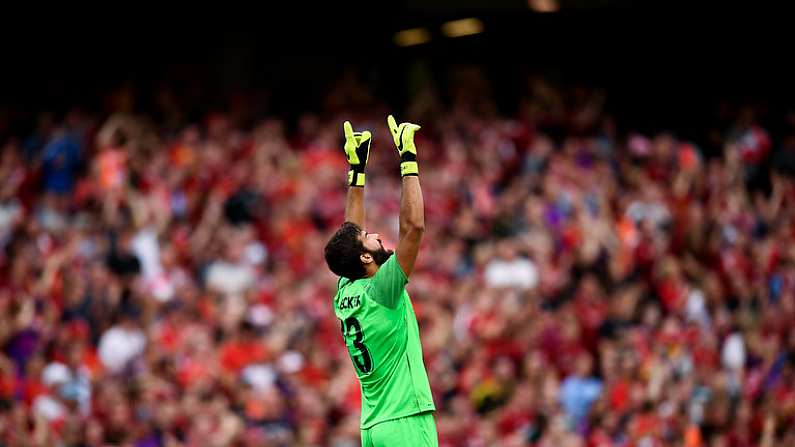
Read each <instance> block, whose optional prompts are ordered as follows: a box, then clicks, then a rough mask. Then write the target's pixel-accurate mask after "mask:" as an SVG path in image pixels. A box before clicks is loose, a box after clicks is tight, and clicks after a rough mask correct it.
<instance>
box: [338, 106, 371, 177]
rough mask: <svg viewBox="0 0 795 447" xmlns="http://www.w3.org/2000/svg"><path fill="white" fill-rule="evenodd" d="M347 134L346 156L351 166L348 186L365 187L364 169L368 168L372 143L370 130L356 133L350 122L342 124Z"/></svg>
mask: <svg viewBox="0 0 795 447" xmlns="http://www.w3.org/2000/svg"><path fill="white" fill-rule="evenodd" d="M342 129H343V131H344V132H345V156H346V157H348V164H349V165H351V168H350V170H349V171H348V185H350V186H360V187H362V186H364V180H365V178H364V168H365V167H367V158H368V157H369V156H370V143H371V142H372V135H371V134H370V131H369V130H365V131H363V132H354V131H353V127H352V126H351V122H350V121H345V122H344V123H343V124H342Z"/></svg>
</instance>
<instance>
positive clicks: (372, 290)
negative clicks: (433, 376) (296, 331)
mask: <svg viewBox="0 0 795 447" xmlns="http://www.w3.org/2000/svg"><path fill="white" fill-rule="evenodd" d="M407 282H408V278H406V275H405V273H403V270H402V269H401V268H400V264H398V262H397V257H396V256H395V255H392V256H390V257H389V259H388V260H387V261H386V262H385V263H384V264H383V265H382V266H381V267H380V268H379V269H378V272H376V274H375V275H373V276H372V277H370V278H362V279H358V280H356V281H350V280H349V279H347V278H340V280H339V282H338V283H337V294H336V295H335V296H334V313H335V314H336V315H337V318H338V319H339V320H340V325H341V327H342V334H343V338H344V340H345V344H346V345H347V347H348V354H350V356H351V360H352V361H353V366H354V368H355V369H356V375H357V376H358V377H359V383H360V385H361V390H362V419H361V428H362V429H367V428H370V427H372V426H373V425H375V424H377V423H379V422H384V421H388V420H391V419H397V418H401V417H406V416H410V415H413V414H417V413H422V412H425V411H431V410H435V409H436V407H435V406H434V404H433V397H432V396H431V387H430V385H429V383H428V374H427V373H426V372H425V365H424V364H423V360H422V345H421V344H420V331H419V327H418V326H417V317H416V316H415V315H414V308H413V307H412V305H411V300H410V299H409V295H408V293H407V292H406V283H407Z"/></svg>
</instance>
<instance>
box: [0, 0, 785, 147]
mask: <svg viewBox="0 0 795 447" xmlns="http://www.w3.org/2000/svg"><path fill="white" fill-rule="evenodd" d="M752 3H753V4H752ZM558 4H559V8H560V9H559V10H558V11H557V12H555V13H552V14H544V13H538V12H535V11H533V10H532V9H531V8H529V7H528V3H527V2H525V1H521V0H496V1H482V0H466V1H453V0H446V1H439V0H436V1H422V0H403V1H397V2H389V3H384V4H375V3H367V2H341V3H339V4H336V2H326V3H317V4H315V3H313V2H308V3H295V4H292V3H285V4H281V3H280V4H274V3H272V2H268V3H262V4H257V5H255V4H248V5H245V6H244V5H243V4H242V3H240V4H238V5H212V4H208V5H201V4H199V3H195V4H192V5H183V6H173V5H171V6H168V5H158V6H152V5H147V6H136V7H129V8H127V9H116V10H102V9H98V10H86V11H84V12H79V11H75V10H73V9H69V7H64V6H56V7H52V6H50V7H47V8H45V9H44V10H43V11H37V12H31V11H25V12H20V13H18V14H17V13H15V12H12V11H7V12H8V14H7V15H6V16H5V23H4V27H3V28H2V30H0V37H2V39H0V48H2V50H3V56H2V57H3V60H4V64H3V66H4V68H3V70H2V73H0V105H2V106H4V107H5V108H6V109H9V108H10V109H12V110H13V113H12V116H13V118H14V120H13V122H14V123H22V124H23V125H30V124H31V120H30V117H31V116H32V114H33V113H36V112H38V111H41V110H44V109H49V110H54V111H59V108H60V109H61V111H62V109H63V107H65V105H67V104H68V105H74V104H80V105H82V106H84V107H88V108H90V109H91V108H93V109H98V108H101V106H102V105H101V104H99V102H101V98H102V94H103V93H107V92H108V91H110V90H112V89H113V88H116V87H118V86H120V85H124V84H125V83H126V84H131V85H134V86H135V88H136V89H137V90H138V91H140V92H146V91H149V90H150V89H151V88H153V87H156V86H157V85H162V83H166V84H168V85H171V86H177V91H181V92H184V93H185V94H186V95H188V96H190V97H193V98H194V99H193V101H192V103H193V104H194V105H195V109H196V111H197V113H198V110H199V109H201V110H202V112H203V111H205V110H206V108H207V107H208V106H211V107H215V108H218V109H222V108H223V107H225V106H226V105H227V104H228V101H229V99H230V98H231V97H233V96H234V95H235V94H236V93H237V94H239V93H241V92H246V95H250V94H251V92H257V93H258V94H259V95H261V96H260V97H261V98H263V101H262V105H261V109H260V110H261V112H262V113H263V114H279V115H281V116H284V117H288V118H290V117H294V116H295V115H296V114H297V113H298V111H299V110H305V109H306V108H307V107H309V108H311V107H312V106H313V105H316V104H317V103H318V100H319V98H320V97H321V96H322V94H323V93H324V92H325V91H326V89H327V87H328V86H329V85H330V84H331V83H333V82H334V81H335V80H337V79H338V77H339V76H340V75H341V73H342V72H344V70H347V69H353V70H356V71H357V72H358V73H360V74H363V75H364V78H365V79H367V80H368V81H370V82H371V83H372V84H373V85H374V86H376V88H377V90H376V91H377V92H379V93H380V96H381V97H382V98H385V99H387V100H388V101H389V103H390V104H393V105H394V106H396V107H398V108H399V107H400V106H402V105H403V104H404V103H405V101H406V96H407V90H406V88H407V75H406V72H407V70H406V68H407V67H408V66H409V65H410V63H411V62H415V61H420V62H422V63H424V64H426V66H427V67H429V68H431V69H432V71H433V74H434V76H435V79H436V80H437V81H438V82H442V83H443V82H444V81H445V75H446V72H447V69H448V68H449V67H451V66H454V65H462V64H477V65H479V66H482V67H485V68H486V70H487V73H488V75H489V77H490V79H491V80H492V81H493V85H494V94H495V96H496V99H497V101H498V104H499V105H500V106H501V108H502V109H503V110H504V111H506V112H510V111H511V108H512V107H514V106H515V105H516V101H515V98H516V96H517V94H519V93H521V92H520V82H519V80H520V79H521V77H522V76H524V75H525V74H526V73H528V72H533V73H540V74H543V75H544V76H546V77H547V78H549V79H552V80H557V81H564V82H567V83H575V84H576V83H582V84H583V85H586V86H598V87H603V88H606V89H607V90H608V92H609V98H610V104H609V108H610V110H611V111H612V112H613V113H615V114H617V116H618V117H619V118H620V120H619V121H621V122H622V123H623V124H625V125H627V126H632V127H633V128H636V129H648V130H653V129H659V128H671V129H675V130H677V131H679V132H681V133H682V134H683V135H684V136H687V137H689V138H693V139H695V140H698V139H699V138H701V137H702V135H698V132H697V131H694V130H693V129H694V128H700V126H701V125H702V124H703V123H704V122H705V120H706V121H708V120H709V119H711V118H712V117H713V116H714V114H715V108H716V105H717V104H719V101H733V102H738V103H743V102H747V103H751V104H760V103H764V106H765V108H766V109H767V110H769V111H770V112H771V113H775V112H776V111H779V110H780V109H781V108H783V107H785V104H787V103H788V102H791V101H790V100H791V99H792V98H793V97H794V96H795V88H793V86H792V85H791V83H792V79H793V76H795V64H792V63H791V62H790V61H788V57H789V56H790V54H791V45H792V43H793V42H795V37H793V36H792V31H791V29H789V27H788V24H787V22H788V17H791V13H790V11H789V10H787V8H786V7H785V6H782V5H781V4H778V5H777V4H776V3H775V2H728V3H726V2H721V3H717V2H686V1H667V2H664V1H652V2H636V1H631V0H593V1H587V0H561V1H559V2H558ZM467 17H476V18H479V19H480V20H482V21H483V23H484V29H485V32H484V33H483V34H480V35H475V36H468V37H462V38H455V39H450V38H445V37H444V36H442V35H441V33H440V32H439V26H440V25H441V24H442V23H444V22H446V21H448V20H454V19H460V18H467ZM414 27H425V28H426V29H428V30H429V31H430V32H431V35H432V40H431V41H430V42H429V43H426V44H423V45H419V46H415V47H408V48H400V47H398V46H396V45H395V44H394V43H393V36H394V34H395V33H396V32H397V31H400V30H403V29H408V28H414ZM788 47H789V48H790V49H788ZM141 99H142V100H143V101H141V102H140V104H139V107H141V108H145V107H146V101H145V100H146V98H143V97H142V98H141ZM6 113H8V112H6ZM6 127H8V126H6ZM773 130H775V129H773ZM6 132H7V129H6Z"/></svg>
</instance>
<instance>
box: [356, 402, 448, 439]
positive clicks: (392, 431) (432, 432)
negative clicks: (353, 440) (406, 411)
mask: <svg viewBox="0 0 795 447" xmlns="http://www.w3.org/2000/svg"><path fill="white" fill-rule="evenodd" d="M386 446H388V447H402V446H407V447H438V446H439V438H438V437H437V436H436V421H434V419H433V411H426V412H425V413H419V414H413V415H411V416H406V417H404V418H398V419H392V420H391V421H384V422H381V423H379V424H375V425H373V426H372V427H370V428H366V429H362V447H386Z"/></svg>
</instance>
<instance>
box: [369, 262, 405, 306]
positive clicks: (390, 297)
mask: <svg viewBox="0 0 795 447" xmlns="http://www.w3.org/2000/svg"><path fill="white" fill-rule="evenodd" d="M408 282H409V279H408V278H407V277H406V274H405V273H403V269H402V268H400V264H399V263H398V262H397V256H395V255H392V256H390V257H389V259H387V260H386V262H385V263H384V264H383V265H382V266H381V267H379V269H378V271H377V272H376V273H375V275H374V276H373V280H372V281H371V290H372V296H373V299H375V300H376V301H377V302H378V303H379V304H382V305H384V306H386V307H388V308H390V309H397V307H398V305H399V304H400V298H401V297H402V296H403V291H404V290H406V283H408Z"/></svg>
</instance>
